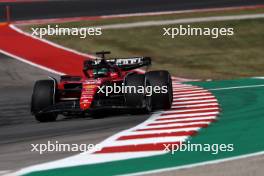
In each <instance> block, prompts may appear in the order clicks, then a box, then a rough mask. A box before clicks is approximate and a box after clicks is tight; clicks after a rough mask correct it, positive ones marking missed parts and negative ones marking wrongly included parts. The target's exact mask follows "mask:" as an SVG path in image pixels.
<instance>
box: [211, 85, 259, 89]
mask: <svg viewBox="0 0 264 176" xmlns="http://www.w3.org/2000/svg"><path fill="white" fill-rule="evenodd" d="M253 87H264V84H260V85H249V86H236V87H224V88H213V89H208V90H232V89H246V88H253Z"/></svg>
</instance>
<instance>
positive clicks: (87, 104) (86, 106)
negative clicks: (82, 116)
mask: <svg viewBox="0 0 264 176" xmlns="http://www.w3.org/2000/svg"><path fill="white" fill-rule="evenodd" d="M91 104H92V103H91V102H88V101H87V102H81V103H80V108H81V109H82V110H83V111H85V110H87V109H89V108H90V106H91Z"/></svg>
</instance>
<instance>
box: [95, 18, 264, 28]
mask: <svg viewBox="0 0 264 176" xmlns="http://www.w3.org/2000/svg"><path fill="white" fill-rule="evenodd" d="M258 18H264V14H248V15H229V16H211V17H198V18H183V19H175V20H159V21H154V20H153V21H143V22H134V23H120V24H109V25H102V26H97V27H100V28H102V29H103V30H105V29H128V28H138V27H150V26H161V25H171V24H189V23H200V22H211V21H230V20H248V19H258Z"/></svg>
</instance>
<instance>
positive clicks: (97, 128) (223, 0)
mask: <svg viewBox="0 0 264 176" xmlns="http://www.w3.org/2000/svg"><path fill="white" fill-rule="evenodd" d="M258 4H264V2H263V0H251V1H244V0H215V1H211V0H203V1H199V2H198V1H195V0H152V1H148V0H141V1H137V2H135V1H129V0H88V1H78V3H77V1H65V2H64V3H63V4H62V3H61V1H54V2H52V1H48V2H36V3H0V21H4V20H5V10H4V8H5V6H6V5H10V7H11V11H12V12H11V17H12V19H13V20H24V19H40V18H54V17H72V16H97V15H110V14H121V13H136V12H156V11H170V10H187V9H197V8H212V7H230V6H241V5H258ZM0 61H1V62H0V81H1V85H0V97H1V99H0V139H1V140H0V170H9V169H10V170H14V169H18V168H21V167H25V166H29V165H32V164H37V163H42V162H45V161H51V160H55V159H59V158H64V157H66V156H70V155H73V154H77V153H74V152H56V153H45V154H43V155H40V154H38V153H35V152H30V150H31V146H30V144H36V143H47V141H48V140H53V141H54V140H57V141H59V142H60V143H77V144H80V143H86V144H90V143H92V144H96V143H98V142H100V141H102V140H103V139H105V138H107V137H108V136H111V135H112V134H115V133H116V132H119V131H121V130H123V129H127V128H129V127H132V126H135V125H136V124H139V123H140V122H142V121H144V120H145V119H147V118H148V116H128V115H119V116H110V117H108V118H103V119H92V118H77V119H76V118H74V119H65V118H62V117H60V119H59V121H57V122H53V123H37V122H36V121H35V120H34V118H33V116H31V115H30V112H29V109H30V108H29V104H30V96H31V93H32V88H33V84H34V81H35V80H38V79H42V78H46V77H47V75H50V73H47V72H45V71H42V70H39V69H37V68H34V67H31V66H29V65H27V64H24V63H21V62H19V61H17V60H14V59H11V58H8V57H7V56H3V55H0ZM202 173H203V172H202ZM219 173H221V171H219ZM173 174H174V172H173ZM188 174H190V175H193V174H195V173H194V172H193V173H188ZM188 174H187V175H188ZM183 175H184V174H183Z"/></svg>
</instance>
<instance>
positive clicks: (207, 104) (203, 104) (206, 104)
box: [172, 103, 218, 108]
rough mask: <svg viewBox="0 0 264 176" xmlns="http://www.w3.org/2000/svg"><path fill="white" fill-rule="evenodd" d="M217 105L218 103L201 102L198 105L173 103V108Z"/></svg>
mask: <svg viewBox="0 0 264 176" xmlns="http://www.w3.org/2000/svg"><path fill="white" fill-rule="evenodd" d="M217 105H218V103H201V104H196V105H184V106H179V105H172V108H189V107H202V106H217Z"/></svg>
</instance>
